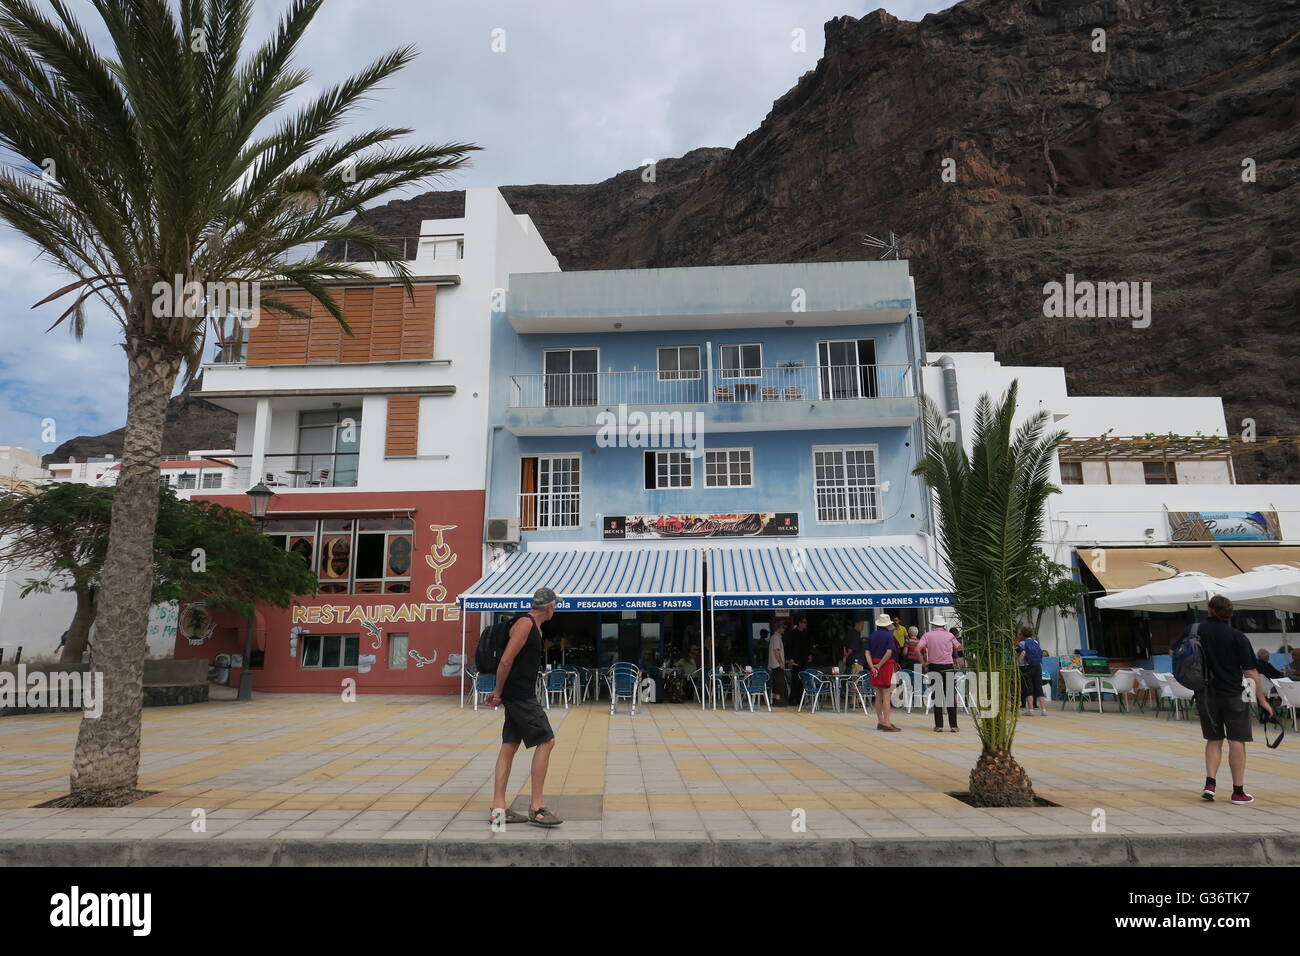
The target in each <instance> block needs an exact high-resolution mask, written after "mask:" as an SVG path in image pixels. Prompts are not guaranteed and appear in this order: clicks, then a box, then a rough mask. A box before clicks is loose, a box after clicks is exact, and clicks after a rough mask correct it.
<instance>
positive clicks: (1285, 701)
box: [1273, 677, 1300, 730]
mask: <svg viewBox="0 0 1300 956" xmlns="http://www.w3.org/2000/svg"><path fill="white" fill-rule="evenodd" d="M1273 689H1274V690H1275V691H1277V695H1278V697H1280V698H1281V699H1282V706H1283V707H1286V708H1287V709H1288V710H1290V711H1291V729H1292V730H1300V725H1297V722H1296V716H1297V712H1298V711H1300V683H1297V682H1296V681H1293V680H1291V678H1289V677H1278V678H1276V679H1274V681H1273Z"/></svg>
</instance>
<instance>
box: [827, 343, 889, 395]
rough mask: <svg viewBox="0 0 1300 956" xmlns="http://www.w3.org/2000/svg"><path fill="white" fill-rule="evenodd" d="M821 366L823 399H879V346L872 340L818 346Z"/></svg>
mask: <svg viewBox="0 0 1300 956" xmlns="http://www.w3.org/2000/svg"><path fill="white" fill-rule="evenodd" d="M817 365H818V367H819V368H820V378H821V393H822V394H821V397H822V398H825V399H839V398H875V397H876V394H877V391H878V390H877V388H876V343H875V342H873V341H872V340H871V339H832V340H830V341H826V342H818V343H817Z"/></svg>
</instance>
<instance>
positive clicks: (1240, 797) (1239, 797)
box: [1232, 793, 1255, 803]
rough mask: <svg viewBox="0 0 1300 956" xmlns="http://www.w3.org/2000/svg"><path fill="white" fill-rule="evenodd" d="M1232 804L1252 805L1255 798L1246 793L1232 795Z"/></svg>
mask: <svg viewBox="0 0 1300 956" xmlns="http://www.w3.org/2000/svg"><path fill="white" fill-rule="evenodd" d="M1232 802H1233V803H1254V802H1255V798H1254V797H1252V796H1251V795H1250V794H1248V793H1234V794H1233V795H1232Z"/></svg>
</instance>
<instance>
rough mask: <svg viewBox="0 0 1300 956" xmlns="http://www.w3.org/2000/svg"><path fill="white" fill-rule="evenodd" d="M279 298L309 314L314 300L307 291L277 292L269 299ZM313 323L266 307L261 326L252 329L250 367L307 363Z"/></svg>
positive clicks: (261, 318)
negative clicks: (310, 331)
mask: <svg viewBox="0 0 1300 956" xmlns="http://www.w3.org/2000/svg"><path fill="white" fill-rule="evenodd" d="M272 297H274V298H277V299H280V300H282V301H284V302H287V303H290V304H292V305H295V306H297V307H298V308H300V309H302V310H304V311H308V310H310V308H311V305H312V302H313V301H314V300H313V299H312V297H311V296H310V295H308V294H307V293H306V292H283V291H280V290H275V291H274V292H271V293H267V294H266V298H272ZM310 325H311V323H310V322H309V321H308V320H305V319H300V318H298V317H297V316H294V315H290V314H288V313H287V312H281V311H279V310H277V309H274V308H271V307H270V306H266V307H264V308H263V309H262V314H261V316H260V317H259V320H258V324H257V325H256V326H254V327H253V328H251V329H249V330H248V331H249V335H248V358H247V364H249V365H288V364H296V363H301V362H305V361H307V343H308V333H309V329H310Z"/></svg>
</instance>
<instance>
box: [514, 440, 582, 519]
mask: <svg viewBox="0 0 1300 956" xmlns="http://www.w3.org/2000/svg"><path fill="white" fill-rule="evenodd" d="M525 458H536V459H537V474H536V476H535V477H536V481H537V484H536V485H535V487H536V488H537V489H538V490H537V491H535V492H533V517H534V518H536V519H537V526H536V527H535V528H530V529H529V530H530V531H554V530H556V529H557V528H561V529H562V528H581V527H582V475H583V472H584V471H585V470H586V467H587V466H586V465H584V464H583V463H582V452H580V451H568V452H563V451H556V452H544V453H542V452H539V453H536V454H531V455H530V454H521V455H520V456H519V479H518V480H517V481H516V482H515V486H516V487H519V486H520V485H522V484H523V479H524V459H525ZM544 458H545V459H552V460H554V459H557V458H574V459H576V460H577V462H578V487H577V489H576V490H575V491H559V492H554V491H552V492H543V491H541V490H540V489H541V487H542V459H544ZM543 494H548V495H567V494H572V495H575V496H576V497H577V499H578V501H577V508H576V512H575V515H574V520H573V524H542V523H541V514H542V513H541V508H540V507H539V505H540V502H541V497H542V495H543ZM523 495H524V493H523V492H522V491H521V492H516V494H515V514H516V516H517V517H518V518H519V519H520V527H521V529H522V526H523V518H524V500H523Z"/></svg>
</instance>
